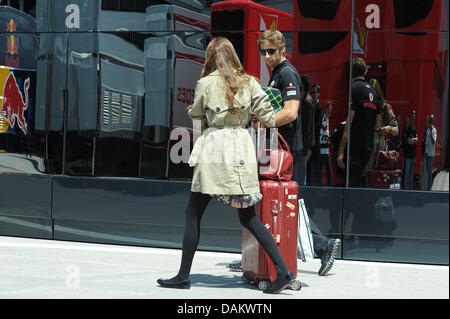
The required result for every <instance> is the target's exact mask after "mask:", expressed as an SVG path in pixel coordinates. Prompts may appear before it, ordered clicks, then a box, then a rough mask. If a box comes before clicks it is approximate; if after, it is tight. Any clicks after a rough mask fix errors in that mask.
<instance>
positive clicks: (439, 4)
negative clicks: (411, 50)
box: [349, 0, 448, 31]
mask: <svg viewBox="0 0 450 319" xmlns="http://www.w3.org/2000/svg"><path fill="white" fill-rule="evenodd" d="M349 2H350V1H349ZM355 29H356V30H358V29H366V30H370V29H379V30H396V29H398V31H448V0H419V1H411V0H389V1H382V0H355Z"/></svg>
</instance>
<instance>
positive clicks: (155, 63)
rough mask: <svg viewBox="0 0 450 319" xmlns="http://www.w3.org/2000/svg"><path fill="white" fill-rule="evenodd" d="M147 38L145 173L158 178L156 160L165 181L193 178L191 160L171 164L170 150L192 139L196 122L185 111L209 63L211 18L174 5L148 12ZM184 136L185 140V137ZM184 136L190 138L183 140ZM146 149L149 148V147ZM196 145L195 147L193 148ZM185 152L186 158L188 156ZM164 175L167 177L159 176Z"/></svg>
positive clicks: (158, 7) (162, 6)
mask: <svg viewBox="0 0 450 319" xmlns="http://www.w3.org/2000/svg"><path fill="white" fill-rule="evenodd" d="M146 21H147V30H148V32H149V33H150V34H152V35H153V36H152V37H149V38H147V39H146V40H145V48H144V54H145V79H146V80H145V83H146V92H147V94H146V96H145V120H144V128H143V132H144V134H143V137H144V141H145V142H146V143H145V144H148V145H146V146H144V150H143V169H144V174H145V175H148V174H150V175H151V174H155V172H154V171H155V161H154V159H155V158H164V162H161V163H160V164H159V166H160V167H163V166H164V167H166V170H165V172H164V177H167V176H171V177H178V178H189V177H190V175H191V174H192V170H191V169H190V168H189V166H188V165H187V158H182V159H181V158H180V160H181V161H178V160H177V159H175V158H174V159H172V160H170V159H169V157H170V149H171V146H172V145H173V144H175V143H176V142H177V141H178V138H180V137H181V136H173V138H174V139H176V140H174V141H171V136H170V134H171V131H172V130H173V129H178V130H175V132H180V133H181V132H185V133H187V137H188V138H189V139H190V140H191V141H192V132H193V122H192V120H191V119H190V117H189V116H188V114H187V110H186V107H187V106H188V105H189V104H192V103H193V102H194V95H195V86H196V84H197V81H198V80H199V79H200V75H201V70H202V68H203V63H204V60H205V50H206V46H207V43H208V38H209V32H210V25H209V16H207V15H204V14H200V13H198V12H194V11H192V10H189V9H186V8H182V7H179V6H175V5H154V6H150V7H148V8H147V19H146ZM181 138H182V137H181ZM184 138H186V136H184ZM147 146H148V147H147ZM190 146H192V143H191V145H190ZM186 155H187V154H184V156H186ZM161 177H163V176H161Z"/></svg>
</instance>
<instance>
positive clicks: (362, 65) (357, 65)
mask: <svg viewBox="0 0 450 319" xmlns="http://www.w3.org/2000/svg"><path fill="white" fill-rule="evenodd" d="M366 71H367V64H366V61H364V60H363V59H362V58H360V57H356V58H353V65H352V73H353V75H352V76H353V77H354V78H356V77H357V76H365V75H366Z"/></svg>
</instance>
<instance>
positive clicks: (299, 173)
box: [294, 150, 311, 186]
mask: <svg viewBox="0 0 450 319" xmlns="http://www.w3.org/2000/svg"><path fill="white" fill-rule="evenodd" d="M310 156H311V150H308V155H307V157H306V161H304V160H303V157H302V154H301V152H296V153H295V154H294V181H296V182H297V183H298V185H299V186H306V172H307V165H306V164H307V163H308V159H309V157H310Z"/></svg>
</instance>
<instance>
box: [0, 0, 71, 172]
mask: <svg viewBox="0 0 450 319" xmlns="http://www.w3.org/2000/svg"><path fill="white" fill-rule="evenodd" d="M27 8H28V6H27ZM23 9H24V10H25V9H26V8H23ZM28 9H29V8H28ZM0 22H1V25H2V28H3V26H4V27H5V29H4V30H3V29H2V30H1V31H2V32H1V33H0V43H1V45H0V48H1V50H0V172H7V173H19V174H23V173H33V174H42V173H59V172H61V164H62V161H61V159H62V158H61V154H62V152H61V150H62V135H61V133H62V132H61V129H62V126H60V127H59V129H58V132H57V133H56V132H55V133H56V134H50V132H48V130H46V129H45V125H42V124H43V121H42V114H43V112H44V113H45V109H46V108H47V106H48V104H47V103H42V95H41V96H37V94H36V93H37V92H42V90H41V86H40V85H39V83H41V84H42V81H40V80H41V75H40V74H39V72H38V69H39V64H40V62H41V58H40V57H44V56H46V57H49V56H56V55H57V54H58V53H60V54H61V55H62V56H60V57H61V59H62V60H63V61H64V60H65V53H64V49H62V50H61V51H59V52H58V53H56V52H54V53H55V54H52V53H51V52H45V53H44V52H43V51H44V50H43V45H42V44H43V43H45V39H42V38H41V37H40V36H39V35H37V34H34V33H22V32H33V31H34V30H35V29H36V20H35V19H34V18H33V16H31V15H29V14H27V13H24V12H22V11H19V10H17V9H15V8H11V7H0ZM63 63H64V62H63ZM64 68H65V66H64ZM63 73H64V71H63ZM63 83H64V82H63ZM43 92H44V93H43V94H44V95H45V88H44V90H43Z"/></svg>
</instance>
